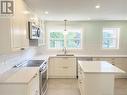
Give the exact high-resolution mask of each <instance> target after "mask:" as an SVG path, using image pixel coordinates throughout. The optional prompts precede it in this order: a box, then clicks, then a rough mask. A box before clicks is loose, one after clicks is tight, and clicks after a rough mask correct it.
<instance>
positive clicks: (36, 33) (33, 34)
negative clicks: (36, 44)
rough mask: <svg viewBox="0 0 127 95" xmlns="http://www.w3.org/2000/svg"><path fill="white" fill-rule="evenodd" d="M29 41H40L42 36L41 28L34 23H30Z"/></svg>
mask: <svg viewBox="0 0 127 95" xmlns="http://www.w3.org/2000/svg"><path fill="white" fill-rule="evenodd" d="M28 29H29V39H39V38H40V35H41V28H40V26H39V25H36V24H35V23H34V22H28Z"/></svg>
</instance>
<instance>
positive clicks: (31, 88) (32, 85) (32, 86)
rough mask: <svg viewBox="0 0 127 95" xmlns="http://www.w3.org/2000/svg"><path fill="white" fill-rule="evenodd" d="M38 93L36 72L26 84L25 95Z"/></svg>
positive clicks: (36, 94)
mask: <svg viewBox="0 0 127 95" xmlns="http://www.w3.org/2000/svg"><path fill="white" fill-rule="evenodd" d="M39 93H40V92H39V75H38V74H36V75H35V76H33V78H32V80H31V81H30V82H29V83H28V85H27V95H40V94H39Z"/></svg>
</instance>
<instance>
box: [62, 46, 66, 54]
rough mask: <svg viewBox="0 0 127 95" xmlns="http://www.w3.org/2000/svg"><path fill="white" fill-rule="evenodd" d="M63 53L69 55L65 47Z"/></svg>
mask: <svg viewBox="0 0 127 95" xmlns="http://www.w3.org/2000/svg"><path fill="white" fill-rule="evenodd" d="M62 51H63V52H64V55H66V54H67V48H66V47H64V48H63V50H62Z"/></svg>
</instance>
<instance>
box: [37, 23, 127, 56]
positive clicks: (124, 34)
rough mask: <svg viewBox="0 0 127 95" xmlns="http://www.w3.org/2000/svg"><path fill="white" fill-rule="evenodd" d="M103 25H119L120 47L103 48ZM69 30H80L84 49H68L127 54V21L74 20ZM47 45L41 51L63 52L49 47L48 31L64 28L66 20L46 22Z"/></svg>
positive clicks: (78, 52) (48, 52) (85, 52)
mask: <svg viewBox="0 0 127 95" xmlns="http://www.w3.org/2000/svg"><path fill="white" fill-rule="evenodd" d="M103 27H106V28H110V27H119V28H120V49H118V50H104V49H102V47H101V45H102V29H103ZM67 29H68V30H80V31H81V32H82V34H83V36H82V38H83V39H82V44H83V46H82V49H80V50H68V51H69V52H73V53H76V54H111V55H113V54H127V21H72V22H68V26H67ZM46 30H47V31H46V32H47V37H46V46H45V47H43V48H40V49H39V50H38V51H39V53H40V52H41V53H43V54H56V53H62V51H61V50H51V49H48V46H47V45H48V43H47V42H48V41H47V40H48V31H52V30H61V31H63V30H64V22H60V21H48V22H47V24H46Z"/></svg>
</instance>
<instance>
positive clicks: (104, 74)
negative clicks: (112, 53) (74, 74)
mask: <svg viewBox="0 0 127 95" xmlns="http://www.w3.org/2000/svg"><path fill="white" fill-rule="evenodd" d="M121 73H125V72H124V71H123V70H121V69H119V68H118V67H116V66H113V65H112V64H110V63H109V62H106V61H78V83H79V88H80V92H81V95H114V79H115V75H116V74H121Z"/></svg>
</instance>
